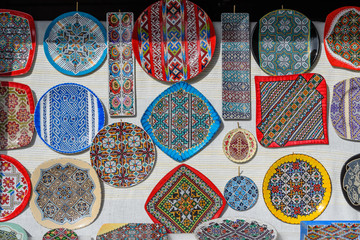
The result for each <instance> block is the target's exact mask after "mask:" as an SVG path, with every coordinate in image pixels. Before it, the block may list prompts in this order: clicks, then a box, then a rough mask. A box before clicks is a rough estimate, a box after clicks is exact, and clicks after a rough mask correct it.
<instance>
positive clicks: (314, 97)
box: [255, 73, 329, 147]
mask: <svg viewBox="0 0 360 240" xmlns="http://www.w3.org/2000/svg"><path fill="white" fill-rule="evenodd" d="M255 87H256V135H257V138H258V141H259V142H260V144H261V145H263V146H264V147H286V146H292V145H303V144H328V143H329V140H328V132H327V86H326V82H325V79H324V78H323V77H322V76H321V75H320V74H316V73H304V74H299V75H287V76H270V77H261V76H255Z"/></svg>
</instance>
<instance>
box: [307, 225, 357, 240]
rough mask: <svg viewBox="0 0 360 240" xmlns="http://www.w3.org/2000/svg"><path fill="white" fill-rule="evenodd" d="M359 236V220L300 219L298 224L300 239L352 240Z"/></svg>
mask: <svg viewBox="0 0 360 240" xmlns="http://www.w3.org/2000/svg"><path fill="white" fill-rule="evenodd" d="M359 237H360V222H359V221H302V222H301V225H300V240H315V239H316V240H327V239H339V240H340V239H341V240H354V239H358V238H359Z"/></svg>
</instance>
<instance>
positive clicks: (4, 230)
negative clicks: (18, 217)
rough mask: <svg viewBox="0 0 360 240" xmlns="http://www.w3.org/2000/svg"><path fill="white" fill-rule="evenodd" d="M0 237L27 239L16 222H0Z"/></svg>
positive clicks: (24, 232)
mask: <svg viewBox="0 0 360 240" xmlns="http://www.w3.org/2000/svg"><path fill="white" fill-rule="evenodd" d="M0 239H2V240H28V235H27V233H26V231H25V230H24V229H23V228H22V227H21V226H20V225H18V224H16V223H9V222H6V223H0Z"/></svg>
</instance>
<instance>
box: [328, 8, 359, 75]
mask: <svg viewBox="0 0 360 240" xmlns="http://www.w3.org/2000/svg"><path fill="white" fill-rule="evenodd" d="M359 27H360V7H353V6H351V7H350V6H349V7H341V8H338V9H336V10H334V11H332V12H331V13H330V14H329V15H328V16H327V17H326V20H325V27H324V48H325V52H326V56H327V58H328V60H329V62H330V64H331V65H333V66H335V67H342V68H347V69H351V70H360V40H359V39H360V32H359Z"/></svg>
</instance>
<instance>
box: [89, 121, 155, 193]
mask: <svg viewBox="0 0 360 240" xmlns="http://www.w3.org/2000/svg"><path fill="white" fill-rule="evenodd" d="M90 158H91V165H92V166H93V167H94V169H95V170H96V172H97V174H98V175H99V177H100V179H101V180H102V181H104V182H105V183H107V184H109V185H111V186H113V187H131V186H135V185H137V184H139V183H141V182H142V181H144V180H145V179H146V178H147V177H148V175H149V174H150V173H151V171H152V169H153V168H154V165H155V160H156V153H155V145H154V143H153V141H152V140H151V138H150V136H149V135H148V134H147V133H146V132H145V131H144V130H143V129H142V128H140V127H138V126H136V125H134V124H131V123H127V122H119V123H113V124H111V125H108V126H106V127H104V128H103V129H101V130H100V131H99V132H98V134H97V135H96V136H95V138H94V139H93V142H92V145H91V149H90Z"/></svg>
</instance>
